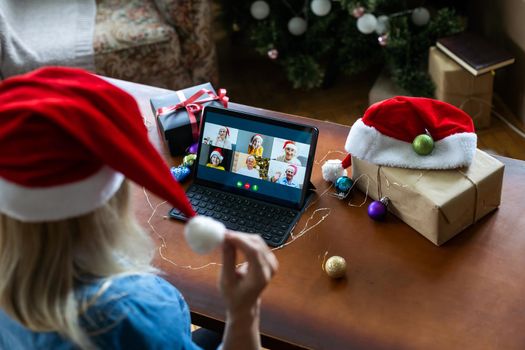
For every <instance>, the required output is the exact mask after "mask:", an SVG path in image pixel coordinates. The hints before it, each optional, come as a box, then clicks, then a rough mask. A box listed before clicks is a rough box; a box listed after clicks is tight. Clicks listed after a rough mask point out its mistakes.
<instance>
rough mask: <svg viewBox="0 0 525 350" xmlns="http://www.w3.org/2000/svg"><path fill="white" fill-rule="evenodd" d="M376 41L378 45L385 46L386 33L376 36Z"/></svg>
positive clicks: (386, 41) (386, 40)
mask: <svg viewBox="0 0 525 350" xmlns="http://www.w3.org/2000/svg"><path fill="white" fill-rule="evenodd" d="M377 42H378V43H379V45H381V46H383V47H385V46H387V45H388V34H383V35H380V36H378V37H377Z"/></svg>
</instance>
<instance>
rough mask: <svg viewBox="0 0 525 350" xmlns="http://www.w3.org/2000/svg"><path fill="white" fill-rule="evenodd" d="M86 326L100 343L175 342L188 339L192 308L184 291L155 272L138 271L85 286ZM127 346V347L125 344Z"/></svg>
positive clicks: (108, 344)
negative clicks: (182, 293) (183, 294)
mask: <svg viewBox="0 0 525 350" xmlns="http://www.w3.org/2000/svg"><path fill="white" fill-rule="evenodd" d="M81 305H84V306H86V308H85V310H84V313H83V314H82V316H81V323H82V326H83V327H84V328H85V329H86V330H87V331H88V333H90V334H98V336H97V337H96V342H97V344H103V345H104V346H107V347H112V346H113V345H114V343H115V344H116V342H117V341H119V342H121V341H124V340H125V342H126V344H128V345H130V346H132V345H133V344H134V345H137V344H141V345H142V344H146V345H147V344H162V345H168V344H174V343H179V342H185V341H187V339H188V334H189V331H188V328H189V324H190V318H189V310H188V306H187V304H186V302H185V301H184V298H183V297H182V295H181V294H180V292H179V291H178V290H177V289H176V288H175V287H174V286H173V285H171V284H170V283H169V282H167V281H166V280H164V279H162V278H160V277H158V276H156V275H153V274H137V275H127V276H120V277H114V278H110V279H106V280H103V281H98V282H97V283H95V284H93V285H92V286H89V287H87V288H85V290H84V293H82V300H81ZM122 348H125V347H122Z"/></svg>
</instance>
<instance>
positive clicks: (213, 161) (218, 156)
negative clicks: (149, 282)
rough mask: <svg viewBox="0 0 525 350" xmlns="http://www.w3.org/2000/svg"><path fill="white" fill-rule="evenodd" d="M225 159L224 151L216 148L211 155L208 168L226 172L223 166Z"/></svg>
mask: <svg viewBox="0 0 525 350" xmlns="http://www.w3.org/2000/svg"><path fill="white" fill-rule="evenodd" d="M223 159H224V156H223V155H222V151H221V150H220V149H219V148H216V149H214V150H213V151H212V152H211V153H210V162H209V163H208V164H206V166H207V167H208V168H213V169H217V170H225V169H224V167H223V166H222V165H221V163H222V160H223Z"/></svg>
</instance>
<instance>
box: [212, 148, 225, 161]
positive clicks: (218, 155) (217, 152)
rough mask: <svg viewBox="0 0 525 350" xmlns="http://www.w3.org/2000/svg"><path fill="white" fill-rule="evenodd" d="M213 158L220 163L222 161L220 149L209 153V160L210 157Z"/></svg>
mask: <svg viewBox="0 0 525 350" xmlns="http://www.w3.org/2000/svg"><path fill="white" fill-rule="evenodd" d="M213 156H216V157H217V158H219V160H220V161H221V162H222V160H223V159H224V157H223V156H222V151H221V149H220V148H215V149H214V150H213V151H212V152H211V153H210V159H211V157H213Z"/></svg>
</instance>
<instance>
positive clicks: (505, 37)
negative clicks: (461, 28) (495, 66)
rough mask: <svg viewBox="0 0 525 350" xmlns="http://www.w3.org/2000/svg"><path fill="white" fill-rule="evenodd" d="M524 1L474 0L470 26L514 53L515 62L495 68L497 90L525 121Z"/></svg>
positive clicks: (470, 4) (518, 116) (472, 1)
mask: <svg viewBox="0 0 525 350" xmlns="http://www.w3.org/2000/svg"><path fill="white" fill-rule="evenodd" d="M524 18H525V0H497V1H494V0H478V1H476V0H471V1H470V2H469V8H468V21H469V22H468V23H469V24H468V29H469V30H473V31H476V32H479V33H480V34H483V35H484V36H485V37H486V38H488V39H490V40H491V41H493V42H495V43H497V44H498V45H501V46H502V47H503V48H505V49H506V50H508V51H509V52H511V53H512V54H513V55H514V57H515V58H516V62H515V63H514V64H513V65H511V66H508V67H505V68H502V69H500V70H497V71H496V79H495V86H494V90H495V92H496V93H497V94H498V95H499V96H500V97H501V99H502V100H503V101H504V103H505V104H506V105H507V106H508V107H509V108H510V109H511V111H512V112H513V113H514V115H516V117H517V118H518V119H520V120H521V122H522V123H524V124H525V24H524V23H525V21H524Z"/></svg>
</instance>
